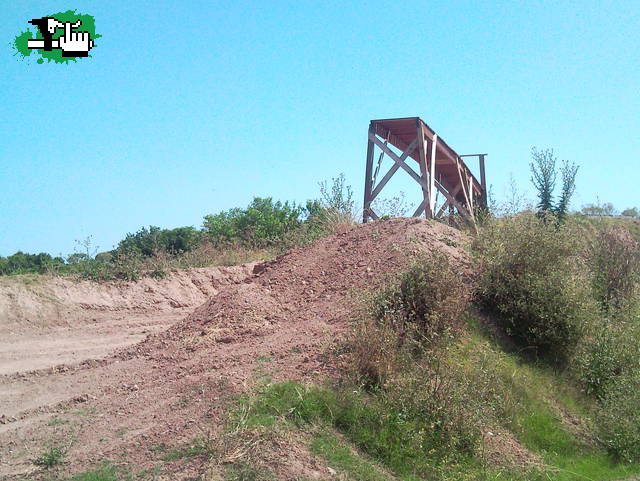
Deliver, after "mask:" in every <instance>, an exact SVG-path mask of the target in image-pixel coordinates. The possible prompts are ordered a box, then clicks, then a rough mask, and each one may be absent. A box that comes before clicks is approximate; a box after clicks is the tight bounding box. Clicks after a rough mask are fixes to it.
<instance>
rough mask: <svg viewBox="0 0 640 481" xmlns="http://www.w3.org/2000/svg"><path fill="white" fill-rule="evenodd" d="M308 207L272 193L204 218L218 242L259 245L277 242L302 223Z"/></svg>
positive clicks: (212, 236)
mask: <svg viewBox="0 0 640 481" xmlns="http://www.w3.org/2000/svg"><path fill="white" fill-rule="evenodd" d="M303 212H304V209H303V208H302V207H300V206H297V205H295V204H289V203H288V202H284V203H283V202H280V201H277V202H274V201H273V199H272V198H271V197H266V198H262V197H255V198H254V199H253V201H251V203H250V204H249V205H248V206H247V208H246V209H239V208H235V209H230V210H228V211H226V212H220V213H218V214H215V215H207V216H205V218H204V223H203V230H204V232H205V234H206V235H207V236H208V237H209V238H211V239H212V240H213V241H214V242H217V243H225V242H242V243H246V244H250V245H256V246H266V245H272V244H274V243H276V242H277V241H278V240H280V239H282V238H283V237H284V235H285V234H286V233H288V232H290V231H292V230H293V229H295V228H297V227H299V226H300V224H301V223H302V220H301V216H302V215H303Z"/></svg>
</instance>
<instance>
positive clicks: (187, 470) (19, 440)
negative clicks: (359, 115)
mask: <svg viewBox="0 0 640 481" xmlns="http://www.w3.org/2000/svg"><path fill="white" fill-rule="evenodd" d="M465 242H466V239H465V237H464V235H463V234H461V233H460V232H458V231H456V230H454V229H450V228H448V227H446V226H444V225H442V224H437V223H430V222H427V221H424V220H420V219H394V220H390V221H384V222H376V223H371V224H366V225H362V226H357V227H353V228H350V229H347V230H345V231H344V232H342V233H339V234H336V235H333V236H330V237H328V238H325V239H322V240H320V241H318V242H316V243H314V244H313V245H311V246H308V247H304V248H298V249H294V250H292V251H290V252H288V253H287V254H286V255H284V256H282V257H280V258H279V259H277V260H275V261H273V262H270V263H267V264H262V265H258V266H256V267H255V268H254V275H253V276H252V277H249V278H247V279H245V280H244V281H243V282H241V283H239V284H230V285H227V286H224V287H222V288H221V289H220V290H219V292H217V294H215V295H214V296H212V297H211V298H210V299H209V300H208V301H206V302H205V303H204V304H203V305H201V306H200V307H198V308H197V309H195V311H193V313H192V314H191V315H189V316H188V317H186V318H185V319H183V320H181V321H178V322H176V323H175V324H174V325H173V326H172V327H170V328H169V329H168V330H166V331H163V332H160V333H157V334H153V335H150V336H149V337H148V338H147V339H146V340H144V341H142V342H141V343H139V344H136V345H134V346H132V347H129V348H125V349H124V350H121V351H119V352H117V353H116V354H114V355H112V356H110V357H108V358H106V359H104V360H102V361H99V362H88V363H84V364H78V365H76V366H72V367H69V368H65V369H63V370H54V371H52V372H37V373H33V374H28V375H13V376H6V377H4V378H3V379H2V380H1V381H0V390H7V389H11V388H12V386H15V385H20V386H23V387H28V388H29V389H33V390H41V391H42V390H49V389H55V386H59V385H67V386H73V387H74V390H73V392H74V393H75V395H73V396H67V397H66V398H65V397H64V396H62V395H60V396H59V397H58V398H56V399H55V400H53V401H52V402H51V403H50V404H48V405H36V404H34V403H30V404H28V405H27V404H25V406H23V407H24V409H20V410H19V411H17V412H15V413H14V414H13V417H15V419H16V421H13V422H9V423H6V424H4V425H0V473H1V474H5V475H15V476H17V475H18V473H20V474H21V475H24V474H26V473H29V472H32V476H38V472H37V470H36V469H35V468H34V466H33V464H32V460H33V458H34V457H35V456H36V455H37V454H38V453H39V452H40V451H42V450H43V447H45V446H50V445H52V444H56V445H60V444H64V443H66V444H67V445H68V452H67V457H66V459H67V460H68V461H67V463H66V464H65V465H64V466H63V467H62V468H61V469H62V470H63V471H64V472H76V471H78V470H80V469H86V468H87V467H89V466H91V465H93V464H95V463H98V462H101V461H103V460H105V459H109V460H112V461H113V462H116V463H129V464H130V465H131V466H135V468H136V470H138V471H139V470H141V469H143V468H145V467H151V466H152V465H153V464H154V461H156V460H157V453H156V452H155V450H154V446H156V447H157V446H179V445H181V443H185V442H188V441H190V440H193V439H194V438H196V437H202V436H203V435H204V434H205V433H206V434H210V433H211V432H213V431H215V430H216V429H218V428H219V426H220V424H221V419H222V414H223V410H224V407H225V400H227V399H229V396H231V395H233V394H237V393H240V392H243V391H245V390H247V389H248V387H249V386H250V385H251V384H252V383H253V382H254V381H255V378H256V376H257V375H259V373H260V372H261V371H262V370H264V369H265V364H268V371H269V373H270V374H271V375H272V376H273V377H274V379H279V380H285V379H293V380H299V379H303V380H312V379H314V380H321V379H323V378H325V376H327V375H329V376H333V375H334V374H335V373H336V372H337V370H338V369H339V356H338V354H337V353H335V352H334V350H333V347H334V346H335V343H336V341H337V340H339V339H340V337H341V335H342V334H343V333H344V332H345V331H346V330H347V329H348V328H349V322H348V321H349V318H350V315H351V312H352V310H353V307H354V305H355V304H356V302H357V300H358V298H359V296H360V293H361V291H362V290H363V289H368V288H373V287H376V286H379V285H380V284H381V283H383V282H384V281H385V279H386V278H387V277H388V276H389V275H390V274H393V273H394V272H397V271H398V270H400V269H401V268H402V267H403V266H406V265H407V264H408V263H409V262H410V257H411V255H412V254H415V253H418V252H420V251H423V250H425V249H439V250H442V251H444V252H447V253H448V254H449V255H450V256H451V257H452V258H453V259H454V261H455V262H456V263H457V264H458V265H459V266H460V268H461V269H466V267H467V265H468V259H467V257H466V254H465V250H464V249H463V246H464V244H465ZM79 389H80V391H79ZM69 392H71V391H69ZM78 392H80V394H78ZM0 414H1V413H0ZM52 419H62V420H63V422H55V423H52ZM296 466H297V467H296V468H295V470H297V471H296V472H294V473H292V475H304V476H311V477H318V476H320V475H321V474H322V473H318V472H317V467H315V466H313V463H312V461H309V460H307V461H305V460H304V459H302V460H299V462H298V463H296ZM198 469H200V468H199V467H198V466H197V465H190V464H188V463H187V464H185V465H182V466H178V467H176V468H175V471H174V472H172V473H169V474H167V475H166V476H167V478H166V479H187V478H189V477H193V476H194V475H199V474H201V473H200V472H199V471H198ZM292 469H294V468H292Z"/></svg>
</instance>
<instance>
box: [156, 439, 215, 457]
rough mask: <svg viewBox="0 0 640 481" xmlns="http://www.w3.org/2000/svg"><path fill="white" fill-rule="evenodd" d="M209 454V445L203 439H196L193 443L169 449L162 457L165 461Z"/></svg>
mask: <svg viewBox="0 0 640 481" xmlns="http://www.w3.org/2000/svg"><path fill="white" fill-rule="evenodd" d="M208 454H209V447H208V446H207V443H206V442H205V441H204V440H202V439H194V440H193V441H192V442H191V443H189V444H187V445H185V446H181V447H179V448H174V449H171V450H169V451H168V452H167V453H166V454H164V455H163V456H162V457H161V459H162V460H163V461H178V460H179V459H192V458H196V457H198V456H204V455H208Z"/></svg>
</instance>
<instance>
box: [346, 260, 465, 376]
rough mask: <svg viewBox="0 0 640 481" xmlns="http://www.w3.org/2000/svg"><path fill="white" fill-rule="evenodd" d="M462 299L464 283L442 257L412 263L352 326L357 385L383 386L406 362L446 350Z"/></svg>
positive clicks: (456, 325) (457, 325) (462, 308)
mask: <svg viewBox="0 0 640 481" xmlns="http://www.w3.org/2000/svg"><path fill="white" fill-rule="evenodd" d="M467 305H468V298H467V295H466V289H465V286H464V283H463V281H462V279H461V277H460V275H459V274H458V272H457V271H456V269H455V268H454V267H453V266H452V265H451V262H450V261H449V258H448V256H447V255H446V254H443V253H442V252H437V251H436V252H431V253H429V254H425V255H423V256H421V257H419V258H418V259H417V261H416V262H415V264H414V265H413V266H411V267H410V268H409V269H408V270H407V271H406V272H405V273H403V274H401V275H400V276H399V278H398V279H397V280H396V281H395V282H392V284H391V285H390V286H389V287H388V288H386V289H384V290H382V291H381V292H380V293H379V294H377V295H375V296H374V297H373V298H372V299H371V301H370V306H369V307H368V308H367V309H366V312H364V313H363V319H362V321H361V322H360V323H359V324H358V325H357V326H356V332H355V336H354V337H353V343H352V346H351V349H352V353H353V363H354V367H355V370H356V372H357V373H358V375H359V376H360V377H361V381H362V382H364V383H365V385H367V386H369V387H375V386H383V385H384V384H385V382H386V380H387V378H389V377H390V376H392V375H393V373H394V372H396V371H397V370H398V369H402V368H403V365H404V364H405V363H407V362H410V361H409V360H408V359H406V358H407V357H408V358H413V357H418V358H420V357H424V356H426V355H427V354H428V351H430V350H431V349H432V348H436V347H438V346H441V345H443V344H446V342H447V341H449V340H450V339H451V338H452V337H453V336H454V335H455V334H456V332H457V331H458V329H459V328H460V326H461V325H462V316H463V314H464V312H465V310H466V308H467Z"/></svg>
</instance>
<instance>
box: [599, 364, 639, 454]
mask: <svg viewBox="0 0 640 481" xmlns="http://www.w3.org/2000/svg"><path fill="white" fill-rule="evenodd" d="M596 421H597V424H598V428H599V438H600V441H601V442H602V444H603V445H604V446H605V447H606V448H607V450H608V451H609V453H610V454H611V455H612V456H614V457H615V458H617V459H620V460H623V461H626V462H639V461H640V379H639V378H638V373H637V372H636V373H634V375H630V376H626V377H624V378H621V379H618V381H617V382H616V384H615V386H614V387H613V388H612V389H611V391H610V393H609V394H608V396H607V398H606V399H605V400H604V402H603V403H602V406H601V408H600V409H599V410H598V413H597V416H596Z"/></svg>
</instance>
